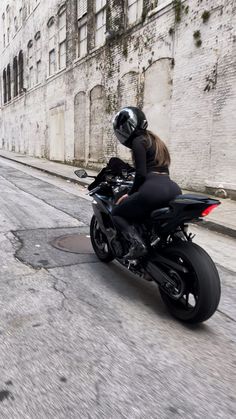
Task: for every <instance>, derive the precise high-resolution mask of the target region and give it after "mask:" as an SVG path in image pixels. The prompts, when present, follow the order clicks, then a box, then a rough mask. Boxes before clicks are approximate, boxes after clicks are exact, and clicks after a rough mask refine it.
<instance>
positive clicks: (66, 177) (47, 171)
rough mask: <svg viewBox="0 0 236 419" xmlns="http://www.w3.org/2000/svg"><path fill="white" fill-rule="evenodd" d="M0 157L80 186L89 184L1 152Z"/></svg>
mask: <svg viewBox="0 0 236 419" xmlns="http://www.w3.org/2000/svg"><path fill="white" fill-rule="evenodd" d="M0 157H2V158H3V159H6V160H10V161H14V162H15V163H19V164H22V166H26V167H30V168H31V169H36V170H40V171H41V172H44V173H47V174H49V175H53V176H57V177H59V178H61V179H64V180H69V181H70V182H72V183H77V184H79V185H81V186H88V185H89V184H88V183H87V182H85V181H83V180H80V179H79V178H78V180H77V179H74V178H72V177H70V176H65V175H61V174H60V173H55V172H53V171H52V170H49V169H43V168H42V167H37V166H34V165H33V164H30V163H26V162H23V161H19V160H16V159H13V158H12V157H6V156H3V155H2V154H0Z"/></svg>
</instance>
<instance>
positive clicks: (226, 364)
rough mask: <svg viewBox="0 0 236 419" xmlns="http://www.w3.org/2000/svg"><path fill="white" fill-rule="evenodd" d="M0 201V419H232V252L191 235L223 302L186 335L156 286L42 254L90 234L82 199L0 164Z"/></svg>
mask: <svg viewBox="0 0 236 419" xmlns="http://www.w3.org/2000/svg"><path fill="white" fill-rule="evenodd" d="M0 191H1V193H0V260H1V266H0V313H1V315H0V354H1V356H0V371H1V374H0V418H10V419H11V418H14V419H15V418H16V419H18V418H21V419H22V418H24V419H27V418H30V419H35V418H40V419H41V418H42V419H44V418H56V419H57V418H63V419H78V418H83V419H85V418H90V419H91V418H92V419H93V418H98V419H103V418H105V419H111V418H112V419H113V418H114V419H119V418H126V419H127V418H128V419H137V418H140V419H152V418H153V419H154V418H155V419H159V418H160V419H162V418H163V419H169V418H204V419H205V418H212V419H213V418H214V419H215V418H216V419H217V418H223V419H226V418H227V419H228V418H235V416H236V391H235V389H236V373H235V371H236V356H235V349H236V333H235V331H236V328H235V322H236V307H235V299H236V276H235V272H236V260H235V254H236V252H235V251H236V242H235V240H233V239H231V238H228V237H226V236H223V235H220V234H216V233H213V232H212V231H211V232H210V231H207V230H205V229H201V228H200V227H198V228H196V227H192V231H193V232H194V233H197V236H196V239H195V242H197V243H199V244H200V245H202V246H203V247H204V248H205V250H207V251H208V252H209V253H210V255H211V256H212V258H213V259H214V261H215V262H216V264H217V268H218V270H219V273H220V277H221V281H222V299H221V303H220V306H219V310H218V311H217V312H216V314H215V315H214V316H213V317H212V318H211V319H210V320H209V321H208V322H206V323H205V324H203V325H200V326H197V327H196V326H195V327H189V326H188V327H187V326H185V325H183V324H181V323H179V322H177V321H176V320H174V319H173V318H172V317H171V316H170V315H169V314H168V312H167V310H166V308H165V306H164V305H163V303H162V301H161V298H160V296H159V293H158V290H157V288H156V286H155V285H154V284H152V283H147V282H143V281H142V280H139V279H137V278H136V277H134V276H133V275H132V274H129V273H127V272H126V271H124V270H123V268H122V267H120V266H118V265H117V264H116V263H111V264H110V265H104V264H101V263H100V262H98V261H97V259H96V257H95V256H94V255H89V256H88V257H87V258H86V257H85V258H82V257H81V256H79V255H76V254H71V253H68V252H63V251H60V250H57V249H55V248H54V247H53V246H52V245H51V243H52V241H53V239H55V238H57V237H60V236H62V235H64V234H71V233H73V232H76V233H80V232H81V233H84V234H86V233H87V232H88V224H89V220H90V217H91V204H90V198H88V196H86V195H85V192H86V191H85V189H84V188H83V187H81V186H78V185H74V184H70V183H68V182H66V181H64V180H61V179H58V178H56V177H53V176H50V175H46V174H43V173H41V172H38V171H37V170H34V169H30V168H26V167H23V166H21V165H20V164H16V163H12V162H11V163H10V162H7V161H6V160H3V159H0Z"/></svg>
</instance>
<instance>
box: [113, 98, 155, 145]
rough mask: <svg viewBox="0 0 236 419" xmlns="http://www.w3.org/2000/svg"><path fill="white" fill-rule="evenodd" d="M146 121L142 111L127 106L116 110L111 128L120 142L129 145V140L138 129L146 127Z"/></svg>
mask: <svg viewBox="0 0 236 419" xmlns="http://www.w3.org/2000/svg"><path fill="white" fill-rule="evenodd" d="M147 126H148V122H147V118H146V116H145V115H144V113H143V112H142V111H141V110H140V109H138V108H134V107H132V106H127V107H126V108H123V109H121V110H120V112H118V113H117V114H116V116H115V118H114V120H113V128H114V132H115V135H116V137H117V139H118V140H119V141H120V143H121V144H123V145H125V146H126V147H130V140H132V138H133V137H134V134H135V133H136V132H138V131H139V130H145V129H147Z"/></svg>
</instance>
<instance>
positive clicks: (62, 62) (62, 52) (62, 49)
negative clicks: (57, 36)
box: [59, 41, 66, 69]
mask: <svg viewBox="0 0 236 419" xmlns="http://www.w3.org/2000/svg"><path fill="white" fill-rule="evenodd" d="M64 67H66V41H63V42H61V43H60V44H59V68H60V69H61V68H64Z"/></svg>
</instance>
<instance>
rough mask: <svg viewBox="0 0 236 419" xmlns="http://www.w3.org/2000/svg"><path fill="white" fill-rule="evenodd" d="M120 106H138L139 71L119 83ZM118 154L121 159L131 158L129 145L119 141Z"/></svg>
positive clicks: (128, 74) (128, 75)
mask: <svg viewBox="0 0 236 419" xmlns="http://www.w3.org/2000/svg"><path fill="white" fill-rule="evenodd" d="M118 97H119V108H123V107H125V106H137V97H138V73H136V72H134V71H131V72H129V73H127V74H125V75H124V76H123V77H122V78H121V79H120V80H119V84H118ZM117 155H118V157H120V158H121V159H124V160H130V159H131V154H130V151H129V149H128V148H127V147H124V146H123V145H121V144H120V143H119V142H118V141H117Z"/></svg>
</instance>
